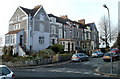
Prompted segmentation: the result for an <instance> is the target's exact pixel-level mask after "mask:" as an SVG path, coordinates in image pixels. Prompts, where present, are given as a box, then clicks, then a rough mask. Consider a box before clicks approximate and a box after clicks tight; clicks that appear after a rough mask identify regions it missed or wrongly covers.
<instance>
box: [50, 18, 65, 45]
mask: <svg viewBox="0 0 120 79" xmlns="http://www.w3.org/2000/svg"><path fill="white" fill-rule="evenodd" d="M62 26H63V24H61V23H58V22H56V18H55V17H50V45H52V44H53V40H54V44H56V43H58V39H59V38H62V37H63V29H62ZM53 32H54V33H53Z"/></svg>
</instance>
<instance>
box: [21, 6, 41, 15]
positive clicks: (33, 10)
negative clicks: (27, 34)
mask: <svg viewBox="0 0 120 79" xmlns="http://www.w3.org/2000/svg"><path fill="white" fill-rule="evenodd" d="M40 7H42V5H38V6H35V7H34V8H33V9H28V8H24V7H21V6H20V8H21V9H22V10H23V11H24V12H25V13H26V14H27V15H29V14H31V16H34V14H35V13H36V12H37V10H38V9H39V8H40Z"/></svg>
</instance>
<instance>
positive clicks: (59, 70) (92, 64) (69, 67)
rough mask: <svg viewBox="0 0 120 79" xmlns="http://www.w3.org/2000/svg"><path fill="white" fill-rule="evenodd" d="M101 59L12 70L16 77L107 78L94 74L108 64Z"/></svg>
mask: <svg viewBox="0 0 120 79" xmlns="http://www.w3.org/2000/svg"><path fill="white" fill-rule="evenodd" d="M108 63H109V62H104V61H103V60H102V58H90V59H89V61H83V62H69V63H65V64H59V65H51V66H45V67H44V66H43V67H41V66H40V67H39V66H37V67H32V68H25V69H21V68H20V69H19V68H18V69H14V68H13V69H12V70H13V71H14V73H15V75H16V77H107V78H109V76H105V75H101V74H98V73H95V72H94V70H95V69H96V68H97V67H99V66H102V65H105V64H108Z"/></svg>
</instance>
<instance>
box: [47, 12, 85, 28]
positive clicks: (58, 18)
mask: <svg viewBox="0 0 120 79" xmlns="http://www.w3.org/2000/svg"><path fill="white" fill-rule="evenodd" d="M48 16H49V17H55V18H56V22H59V23H62V24H66V25H68V24H67V22H72V23H73V24H78V25H79V28H85V25H83V24H81V23H78V22H76V21H72V20H70V19H63V18H61V17H58V16H55V15H53V14H48ZM73 26H74V27H76V26H75V25H73Z"/></svg>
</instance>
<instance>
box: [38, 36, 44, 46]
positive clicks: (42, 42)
mask: <svg viewBox="0 0 120 79" xmlns="http://www.w3.org/2000/svg"><path fill="white" fill-rule="evenodd" d="M44 40H45V37H43V36H40V37H39V44H40V45H44Z"/></svg>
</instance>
